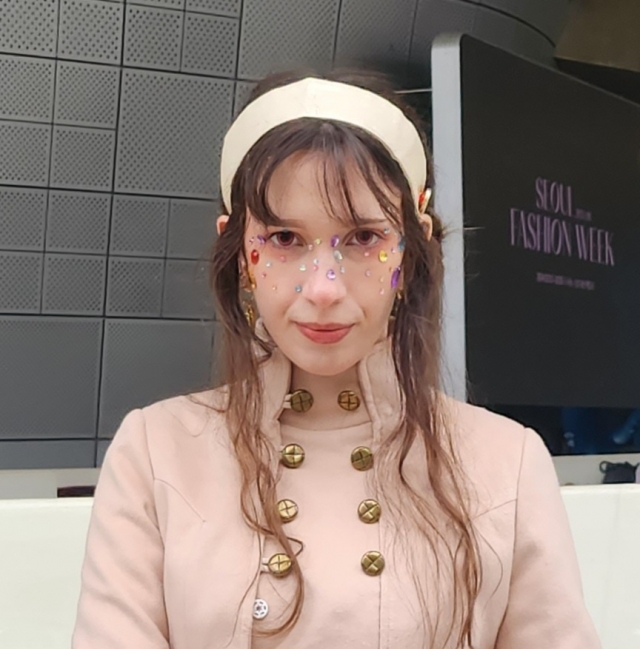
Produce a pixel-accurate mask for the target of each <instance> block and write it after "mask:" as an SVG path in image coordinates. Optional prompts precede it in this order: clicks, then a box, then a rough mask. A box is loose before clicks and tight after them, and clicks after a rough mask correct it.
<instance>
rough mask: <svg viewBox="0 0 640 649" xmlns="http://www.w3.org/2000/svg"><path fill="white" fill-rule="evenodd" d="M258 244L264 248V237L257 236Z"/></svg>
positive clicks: (265, 241)
mask: <svg viewBox="0 0 640 649" xmlns="http://www.w3.org/2000/svg"><path fill="white" fill-rule="evenodd" d="M257 239H258V243H259V244H260V245H262V246H264V244H265V243H267V239H266V237H263V236H262V235H261V234H259V235H258V236H257Z"/></svg>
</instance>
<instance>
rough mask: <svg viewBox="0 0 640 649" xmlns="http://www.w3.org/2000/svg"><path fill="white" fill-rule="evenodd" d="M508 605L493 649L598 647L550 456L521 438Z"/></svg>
mask: <svg viewBox="0 0 640 649" xmlns="http://www.w3.org/2000/svg"><path fill="white" fill-rule="evenodd" d="M521 462H522V464H521V467H520V476H519V482H518V496H517V504H516V521H515V526H516V529H515V545H514V556H513V570H512V574H511V584H510V590H509V601H508V604H507V610H506V614H505V617H504V619H503V622H502V625H501V627H500V631H499V633H498V638H497V642H496V649H540V648H541V647H549V648H551V647H553V649H600V647H601V644H600V641H599V639H598V636H597V634H596V631H595V628H594V626H593V623H592V621H591V618H590V617H589V614H588V612H587V610H586V607H585V603H584V598H583V594H582V583H581V579H580V571H579V567H578V561H577V557H576V551H575V547H574V544H573V537H572V536H571V530H570V528H569V520H568V516H567V513H566V510H565V507H564V503H563V501H562V496H561V494H560V487H559V484H558V478H557V475H556V472H555V468H554V465H553V460H552V459H551V455H550V454H549V452H548V451H547V449H546V447H545V445H544V442H543V441H542V439H541V438H540V436H539V435H538V434H537V433H535V432H534V431H532V430H527V431H526V434H525V441H524V448H523V451H522V460H521Z"/></svg>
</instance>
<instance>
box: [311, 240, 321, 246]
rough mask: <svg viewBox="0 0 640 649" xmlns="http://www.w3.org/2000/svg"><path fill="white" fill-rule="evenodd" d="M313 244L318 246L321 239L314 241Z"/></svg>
mask: <svg viewBox="0 0 640 649" xmlns="http://www.w3.org/2000/svg"><path fill="white" fill-rule="evenodd" d="M313 243H315V244H316V246H319V245H320V244H321V243H322V239H314V240H313Z"/></svg>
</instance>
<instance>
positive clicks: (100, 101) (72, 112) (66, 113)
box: [54, 61, 120, 128]
mask: <svg viewBox="0 0 640 649" xmlns="http://www.w3.org/2000/svg"><path fill="white" fill-rule="evenodd" d="M119 92H120V68H116V67H107V66H104V65H92V64H90V63H70V62H67V61H58V78H57V83H56V100H55V113H54V121H55V122H56V124H69V125H71V126H99V127H103V128H115V127H116V123H117V117H118V95H119Z"/></svg>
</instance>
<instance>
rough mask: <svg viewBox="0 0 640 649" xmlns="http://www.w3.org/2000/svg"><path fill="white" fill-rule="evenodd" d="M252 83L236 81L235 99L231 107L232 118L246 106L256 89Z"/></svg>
mask: <svg viewBox="0 0 640 649" xmlns="http://www.w3.org/2000/svg"><path fill="white" fill-rule="evenodd" d="M256 85H257V84H256V83H255V82H254V81H237V82H236V98H235V102H234V105H233V114H234V117H237V116H238V115H239V114H240V111H242V109H243V108H244V107H245V106H246V105H247V103H248V101H249V97H250V96H251V93H252V92H253V89H254V88H255V87H256Z"/></svg>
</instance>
